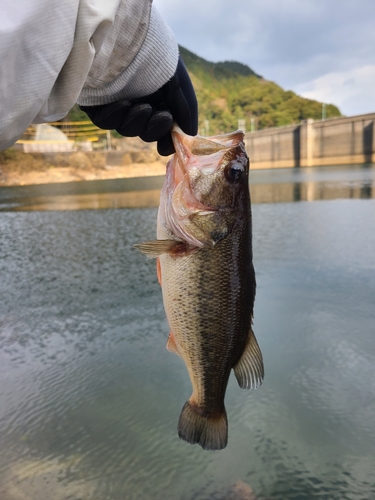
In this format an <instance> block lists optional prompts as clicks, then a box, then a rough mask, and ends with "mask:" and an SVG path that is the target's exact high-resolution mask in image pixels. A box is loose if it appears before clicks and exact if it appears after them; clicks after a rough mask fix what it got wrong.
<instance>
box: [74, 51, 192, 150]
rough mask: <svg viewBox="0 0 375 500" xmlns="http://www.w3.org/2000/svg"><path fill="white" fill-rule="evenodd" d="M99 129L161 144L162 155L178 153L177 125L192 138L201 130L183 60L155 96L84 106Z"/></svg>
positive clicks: (179, 61) (159, 148) (82, 107)
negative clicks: (174, 138)
mask: <svg viewBox="0 0 375 500" xmlns="http://www.w3.org/2000/svg"><path fill="white" fill-rule="evenodd" d="M80 108H81V109H82V110H83V111H85V113H87V115H88V116H89V118H90V120H91V121H92V122H93V123H94V124H95V125H96V126H97V127H99V128H102V129H107V130H113V129H115V130H117V132H118V133H119V134H121V135H123V136H126V137H135V136H137V135H138V136H139V137H140V138H141V139H142V140H144V141H146V142H153V141H157V143H158V144H157V148H158V152H159V154H161V155H162V156H168V155H170V154H172V153H174V146H173V142H172V137H171V134H170V131H171V128H172V125H173V122H176V123H177V124H178V125H179V127H180V128H181V129H182V130H183V131H184V132H185V133H187V134H189V135H196V134H197V130H198V104H197V98H196V96H195V92H194V89H193V85H192V83H191V80H190V77H189V75H188V72H187V71H186V68H185V65H184V63H183V61H182V59H181V57H180V58H179V60H178V64H177V69H176V73H175V74H174V76H173V77H172V78H171V79H170V80H169V81H168V82H167V83H166V84H164V85H163V87H161V88H160V89H159V90H158V91H156V92H155V93H154V94H151V95H149V96H146V97H141V98H139V99H134V100H132V101H127V100H120V101H116V102H112V103H111V104H104V105H101V106H80Z"/></svg>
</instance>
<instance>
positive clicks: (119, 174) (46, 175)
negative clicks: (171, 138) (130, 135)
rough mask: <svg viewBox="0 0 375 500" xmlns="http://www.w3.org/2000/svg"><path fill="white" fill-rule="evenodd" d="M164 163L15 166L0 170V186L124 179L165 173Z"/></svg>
mask: <svg viewBox="0 0 375 500" xmlns="http://www.w3.org/2000/svg"><path fill="white" fill-rule="evenodd" d="M166 163H167V161H165V162H161V161H156V162H152V163H148V164H146V163H131V164H128V165H105V166H104V167H101V168H90V169H81V168H76V167H72V166H70V167H50V168H46V169H38V170H37V169H36V170H28V171H19V170H17V168H14V170H13V169H6V171H5V172H4V171H0V188H1V187H10V186H32V185H37V184H56V183H63V182H80V181H94V180H105V179H125V178H134V177H153V176H159V175H165V168H166Z"/></svg>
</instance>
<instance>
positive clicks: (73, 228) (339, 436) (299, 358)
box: [0, 168, 375, 500]
mask: <svg viewBox="0 0 375 500" xmlns="http://www.w3.org/2000/svg"><path fill="white" fill-rule="evenodd" d="M253 174H254V175H253ZM373 174H374V171H373V169H371V168H369V169H359V168H349V169H344V168H341V169H339V168H336V169H329V170H324V169H309V170H307V169H303V170H302V169H301V170H283V171H277V172H275V171H267V172H266V171H257V172H253V173H252V195H253V199H254V197H255V196H256V195H255V194H254V193H255V192H256V186H258V185H259V186H263V188H262V189H263V191H262V192H263V193H268V194H267V195H264V196H268V197H269V196H272V197H274V201H278V203H270V201H271V200H270V199H269V198H267V199H268V202H266V201H265V199H264V198H261V199H260V200H259V201H262V203H254V204H253V220H254V254H255V268H256V272H257V281H258V289H257V297H256V303H255V321H254V330H255V332H256V335H257V338H258V341H259V344H260V346H261V348H262V351H263V355H264V360H265V370H266V376H265V382H264V384H263V386H262V387H261V388H260V389H258V390H257V391H254V392H248V391H244V390H241V389H239V388H238V386H237V383H236V381H235V379H234V377H231V380H230V383H229V387H228V391H227V397H226V407H227V412H228V420H229V444H228V447H227V448H226V449H225V450H223V451H219V452H207V451H204V450H202V449H201V448H200V447H197V446H191V445H189V444H187V443H185V442H183V441H180V440H179V439H178V436H177V432H176V427H177V421H178V417H179V413H180V411H181V408H182V406H183V404H184V402H185V401H186V399H187V398H188V397H189V395H190V391H191V387H190V381H189V379H188V375H187V372H186V368H185V367H184V365H183V363H182V361H181V360H180V359H179V358H178V357H177V356H175V355H173V354H172V353H169V352H168V351H167V350H166V349H165V344H166V340H167V337H168V333H169V329H168V325H167V323H166V320H165V315H164V311H163V306H162V299H161V293H160V289H159V285H158V283H157V279H156V274H155V263H154V262H153V261H150V260H147V259H146V258H144V256H142V255H141V254H140V253H139V252H137V251H136V250H134V249H132V248H131V245H132V244H133V243H135V242H139V241H142V240H145V239H150V238H153V237H154V233H155V219H156V208H123V209H103V210H71V211H61V210H49V211H48V210H45V208H46V206H44V207H41V205H40V199H39V200H37V201H35V200H36V199H37V198H38V197H40V196H46V197H49V201H48V203H45V201H43V203H42V205H43V204H44V205H48V206H49V208H52V207H53V203H55V202H51V200H52V199H56V198H58V197H59V196H68V197H69V196H73V197H74V196H76V194H75V193H76V192H74V189H76V190H78V191H80V192H79V193H78V194H79V195H88V196H93V197H95V196H97V195H98V194H100V193H102V194H103V193H107V194H106V196H107V198H108V199H110V198H111V196H112V195H111V194H110V193H119V194H121V193H122V192H124V193H129V192H138V193H141V194H140V196H142V192H143V191H147V190H151V191H155V192H157V191H158V190H159V189H160V185H156V184H155V185H154V186H151V187H150V185H149V184H148V181H147V182H144V184H143V189H141V190H140V191H137V188H136V186H135V185H134V184H133V185H132V184H131V183H130V185H128V188H129V189H128V190H127V191H126V190H125V189H123V187H124V186H123V185H119V184H118V183H117V181H116V183H115V184H113V185H112V187H109V186H110V184H105V183H106V182H107V181H102V182H104V184H102V185H100V184H99V185H97V189H96V190H95V189H94V187H93V186H92V185H89V186H90V187H88V186H87V185H86V187H85V185H84V183H79V184H81V185H80V186H68V187H66V186H65V187H62V186H57V187H56V186H50V187H48V186H44V187H42V188H40V189H42V190H43V192H40V191H39V192H38V191H37V190H36V191H35V190H33V189H31V188H25V190H24V191H23V188H22V189H21V188H14V189H11V188H7V189H6V190H5V192H4V191H3V190H0V199H1V200H2V201H1V203H2V205H3V212H2V213H1V214H0V234H1V238H0V273H1V274H0V276H1V280H0V296H1V302H0V450H1V453H0V498H1V500H24V499H28V500H34V499H35V500H44V499H45V500H47V499H48V500H50V499H51V498H53V499H58V500H60V499H64V500H65V499H72V500H78V499H82V500H86V499H90V500H91V499H92V500H118V499H142V500H143V499H145V500H148V499H150V500H151V499H165V498H168V499H176V500H177V499H186V500H190V499H199V500H200V499H202V500H203V499H218V500H221V499H229V498H233V494H232V493H230V491H231V490H232V489H233V485H234V484H236V483H238V481H243V482H245V483H247V484H248V485H250V486H251V488H252V489H253V490H254V492H255V493H256V494H257V496H258V497H259V498H264V499H265V498H267V499H273V500H274V499H277V500H285V499H287V500H289V499H290V500H292V499H293V500H294V499H298V500H299V499H330V500H331V499H333V500H336V499H337V500H342V499H349V500H352V499H353V500H360V499H361V500H365V499H366V500H371V499H375V473H374V463H375V424H374V422H375V400H374V393H375V363H374V355H375V338H374V332H375V279H374V278H375V259H374V249H375V200H374V199H372V198H373V197H374V195H373V192H374V191H373V190H374V188H373V184H372V182H373ZM132 182H133V181H132ZM152 182H160V180H159V181H158V180H153V181H152ZM309 183H315V184H318V185H319V186H320V187H321V188H322V189H323V191H322V190H320V191H319V190H315V191H313V192H314V193H319V192H320V193H322V192H325V193H327V192H331V193H332V192H336V193H349V194H350V193H352V196H351V197H352V198H356V199H349V198H350V196H349V194H348V195H345V196H344V195H343V194H341V196H340V197H336V196H335V197H334V198H335V199H328V200H320V201H314V203H309V202H307V201H298V202H295V201H293V200H296V199H297V200H305V199H306V198H305V197H304V194H303V193H308V192H309V188H308V185H309ZM319 183H320V184H319ZM296 184H297V185H299V188H298V189H297V188H295V185H296ZM328 185H330V186H331V189H330V190H329V189H328V188H327V186H328ZM267 186H268V187H267ZM272 186H276V188H274V187H272ZM286 186H289V187H288V189H286ZM290 187H291V191H289V188H290ZM115 188H116V189H118V190H117V191H116V190H115ZM344 188H345V189H344ZM3 189H4V188H3ZM35 189H36V188H35ZM59 189H60V191H59ZM61 189H62V191H61ZM64 189H71V190H73V192H66V191H65V192H64V191H63V190H64ZM85 189H86V190H87V189H91V192H87V191H86V192H84V190H85ZM275 189H276V190H275ZM82 190H83V191H82ZM121 190H123V191H121ZM335 190H336V191H335ZM25 191H27V193H28V194H27V196H25ZM282 192H283V193H284V194H285V193H286V192H288V193H289V194H290V193H294V195H293V196H292V198H291V199H287V200H285V199H284V198H282V196H281V194H280V193H282ZM298 192H299V193H300V195H299V196H296V193H298ZM270 193H271V194H270ZM277 193H279V194H277ZM289 194H288V196H289ZM370 194H371V195H370ZM259 196H260V195H259ZM262 196H263V195H262ZM283 196H284V195H283ZM337 198H341V199H337ZM103 199H104V198H103ZM134 199H136V197H135V198H134ZM312 199H315V198H312ZM25 200H27V201H25ZM282 200H284V201H282ZM6 203H8V207H6V206H5V205H6ZM51 203H52V205H51ZM69 203H72V200H70V201H69ZM58 205H59V202H58V201H56V203H55V208H58ZM36 206H39V210H31V209H32V208H33V207H34V208H35V207H36ZM27 207H29V208H30V210H25V209H26V208H27ZM76 208H81V207H79V206H76ZM85 208H87V206H86V207H85ZM20 209H21V210H20Z"/></svg>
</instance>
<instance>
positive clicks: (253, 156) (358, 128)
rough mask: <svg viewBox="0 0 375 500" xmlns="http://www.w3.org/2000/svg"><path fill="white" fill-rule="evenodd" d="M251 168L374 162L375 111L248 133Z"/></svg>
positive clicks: (247, 141) (247, 146)
mask: <svg viewBox="0 0 375 500" xmlns="http://www.w3.org/2000/svg"><path fill="white" fill-rule="evenodd" d="M245 142H246V151H247V153H248V155H249V157H250V166H251V169H260V168H290V167H315V166H328V165H351V164H357V165H358V164H371V163H375V113H370V114H366V115H358V116H351V117H341V118H331V119H328V120H319V121H314V120H312V119H308V120H305V121H303V122H302V123H301V124H299V125H288V126H285V127H277V128H271V129H264V130H259V131H256V132H248V133H246V134H245Z"/></svg>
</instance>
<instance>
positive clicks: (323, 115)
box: [322, 102, 327, 120]
mask: <svg viewBox="0 0 375 500" xmlns="http://www.w3.org/2000/svg"><path fill="white" fill-rule="evenodd" d="M326 118H327V112H326V103H325V102H323V103H322V120H325V119H326Z"/></svg>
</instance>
